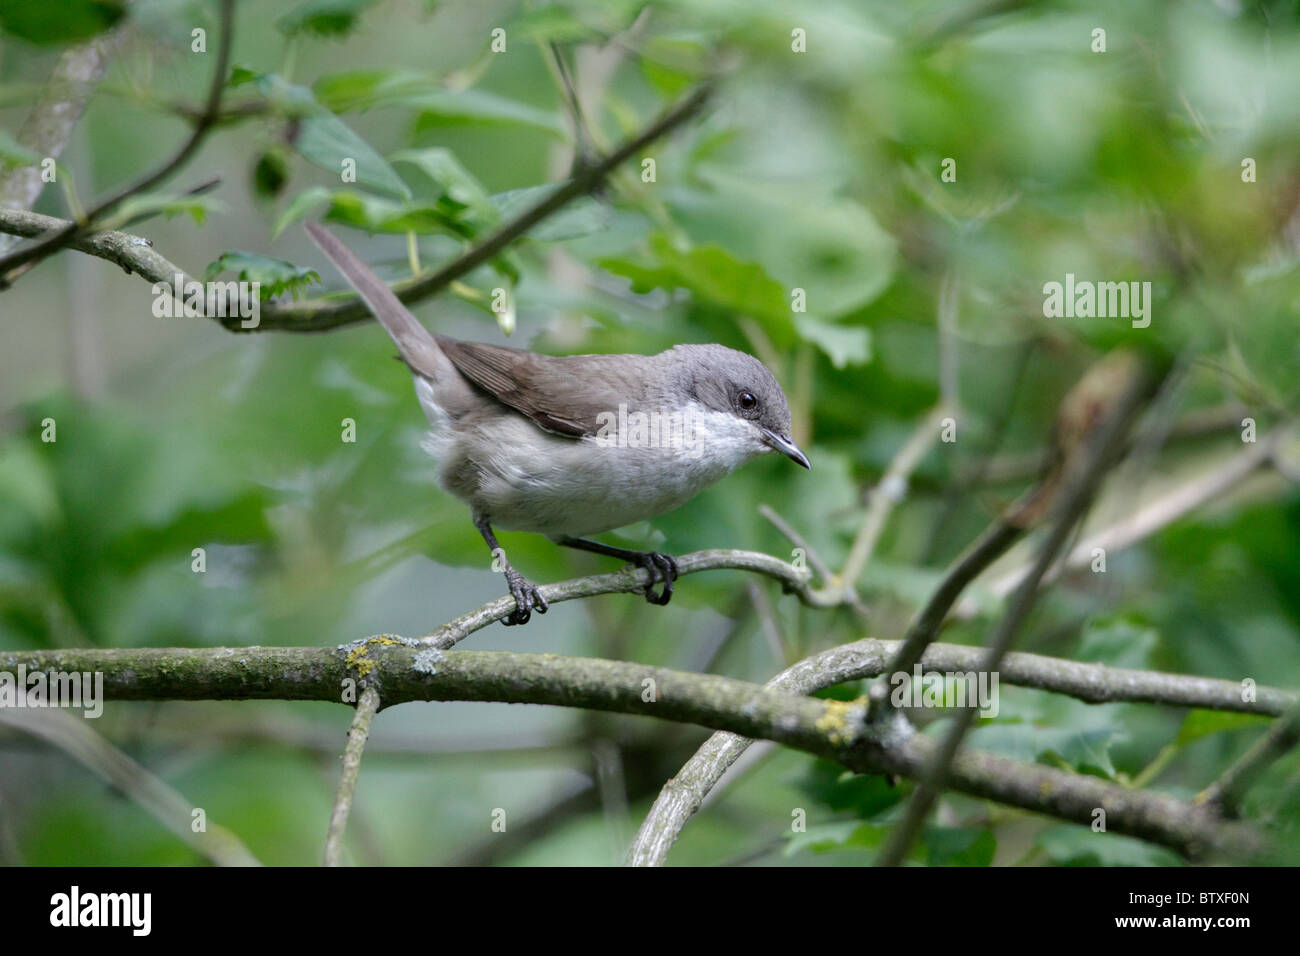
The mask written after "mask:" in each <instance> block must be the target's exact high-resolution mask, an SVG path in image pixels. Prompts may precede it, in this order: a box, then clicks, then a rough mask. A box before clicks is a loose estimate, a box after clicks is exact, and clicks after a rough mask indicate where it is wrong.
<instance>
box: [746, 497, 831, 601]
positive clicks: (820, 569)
mask: <svg viewBox="0 0 1300 956" xmlns="http://www.w3.org/2000/svg"><path fill="white" fill-rule="evenodd" d="M758 513H759V514H760V515H762V516H763V517H764V518H766V519H767V520H768V521H770V522H771V523H772V526H773V527H774V528H776V530H777V531H779V532H781V534H783V535H785V536H786V537H787V538H789V539H790V543H791V544H793V545H794V546H795V547H796V548H798V549H799V550H800V551H802V552H803V555H804V557H805V558H807V559H808V563H809V564H811V565H812V569H813V570H814V571H816V572H817V577H818V579H819V580H820V581H821V582H822V584H823V585H828V584H830V583H831V582H832V580H833V578H834V575H833V574H832V573H831V568H830V565H828V564H827V563H826V562H825V561H823V560H822V556H821V554H820V553H818V551H817V549H816V548H814V547H813V546H812V545H811V544H809V543H808V541H807V539H805V538H804V536H803V535H801V534H800V533H799V532H798V531H796V530H795V528H794V525H792V524H790V522H788V521H786V520H785V519H784V518H782V517H781V516H780V515H779V514H778V513H777V512H776V509H774V508H771V507H769V506H768V505H765V504H762V505H759V506H758Z"/></svg>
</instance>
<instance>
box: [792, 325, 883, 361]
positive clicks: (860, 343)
mask: <svg viewBox="0 0 1300 956" xmlns="http://www.w3.org/2000/svg"><path fill="white" fill-rule="evenodd" d="M794 324H795V328H797V329H798V330H799V334H800V335H802V336H803V337H804V338H805V339H807V340H808V341H809V342H812V343H813V344H814V345H816V346H817V347H818V348H819V349H821V350H822V351H823V352H825V353H826V357H827V358H829V359H830V360H831V364H832V365H834V366H835V367H836V368H846V367H848V366H850V365H865V364H866V363H867V362H870V361H871V330H870V329H868V328H867V327H866V326H862V325H835V324H834V323H833V322H823V321H822V320H821V319H816V318H813V317H812V316H811V315H805V314H803V313H798V314H796V315H795V317H794Z"/></svg>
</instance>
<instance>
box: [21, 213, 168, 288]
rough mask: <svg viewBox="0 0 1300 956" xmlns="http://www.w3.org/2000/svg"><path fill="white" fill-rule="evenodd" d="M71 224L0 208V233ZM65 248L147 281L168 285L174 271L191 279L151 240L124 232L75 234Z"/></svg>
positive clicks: (26, 233) (32, 232)
mask: <svg viewBox="0 0 1300 956" xmlns="http://www.w3.org/2000/svg"><path fill="white" fill-rule="evenodd" d="M75 225H76V223H74V222H72V221H70V220H68V219H56V218H55V217H53V216H42V215H41V214H40V213H36V212H25V211H24V210H21V209H7V208H5V207H0V233H8V234H9V235H13V236H23V237H27V238H34V237H36V236H41V235H44V234H46V233H48V232H50V231H51V230H55V229H64V228H67V227H68V226H75ZM68 248H70V249H76V250H77V251H78V252H84V253H86V254H87V255H90V256H96V257H98V258H100V259H106V260H108V261H109V262H114V263H117V264H118V265H119V266H121V267H122V268H123V269H125V270H126V271H127V272H134V273H135V274H136V275H138V276H140V277H142V278H144V279H147V280H149V281H150V282H166V283H167V284H168V285H171V284H172V283H173V282H175V281H176V275H177V273H180V275H182V276H183V277H184V281H185V282H190V281H192V280H191V278H190V276H189V275H188V274H186V272H185V270H184V269H182V268H181V267H180V266H178V265H176V264H175V263H173V262H171V261H169V260H167V259H165V258H163V257H162V256H161V255H159V254H158V253H157V252H156V251H154V248H153V243H152V242H151V241H150V240H148V239H146V238H144V237H143V236H135V235H132V234H130V233H127V232H95V233H90V234H89V235H81V236H77V237H76V238H74V239H73V240H72V241H71V242H69V243H68Z"/></svg>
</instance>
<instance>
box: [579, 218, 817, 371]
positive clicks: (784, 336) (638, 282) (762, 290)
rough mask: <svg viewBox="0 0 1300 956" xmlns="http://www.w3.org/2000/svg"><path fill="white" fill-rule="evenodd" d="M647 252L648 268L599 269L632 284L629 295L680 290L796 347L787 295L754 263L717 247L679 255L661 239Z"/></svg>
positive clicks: (622, 264) (625, 264) (609, 265)
mask: <svg viewBox="0 0 1300 956" xmlns="http://www.w3.org/2000/svg"><path fill="white" fill-rule="evenodd" d="M650 250H651V254H652V255H651V261H652V263H653V264H651V265H649V266H642V265H638V264H637V263H634V262H629V261H627V260H622V259H602V260H600V265H601V266H603V267H604V268H605V269H608V270H609V271H610V272H613V273H615V274H616V275H622V276H625V277H627V278H629V279H631V280H632V290H633V291H634V292H638V293H645V292H649V291H651V290H653V289H655V288H662V289H666V290H668V291H672V290H673V289H675V288H684V289H687V290H688V291H690V292H691V294H692V295H693V296H694V297H695V298H696V299H698V300H700V301H703V302H706V303H708V304H710V305H713V306H715V307H717V308H719V309H722V310H724V311H727V312H733V313H738V314H739V315H742V316H751V317H753V318H755V319H758V320H759V321H760V322H761V323H762V325H763V328H764V330H765V331H766V332H767V333H768V335H769V336H770V337H771V338H772V341H773V343H775V344H776V345H777V346H778V347H780V348H788V347H789V346H791V345H792V344H793V343H794V342H795V340H796V335H795V330H794V321H793V319H792V314H791V312H790V307H789V304H788V301H787V297H786V289H785V287H784V286H782V285H781V283H779V282H777V281H776V280H775V279H773V278H772V277H771V275H769V274H768V273H767V271H766V270H765V269H764V268H763V267H762V266H761V265H759V264H758V263H756V262H746V261H744V260H742V259H738V258H736V256H734V255H733V254H732V253H731V252H729V251H728V250H726V249H724V248H722V247H721V246H717V245H699V246H692V247H691V248H689V249H685V250H683V249H679V248H677V247H676V246H675V245H673V243H672V241H671V240H670V239H669V238H668V237H667V236H666V235H664V234H663V233H656V234H655V235H653V236H652V237H651V239H650Z"/></svg>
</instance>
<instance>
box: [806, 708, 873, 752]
mask: <svg viewBox="0 0 1300 956" xmlns="http://www.w3.org/2000/svg"><path fill="white" fill-rule="evenodd" d="M864 700H865V698H862V697H859V698H858V699H857V700H828V701H826V712H825V713H824V714H822V715H821V716H820V717H818V718H817V723H816V725H815V726H816V727H817V729H818V730H820V731H821V732H822V733H824V734H825V735H826V739H827V740H829V741H830V742H831V743H833V744H836V745H839V744H847V743H849V742H850V741H851V740H852V739H853V737H854V735H855V733H856V732H857V727H856V723H857V721H858V720H860V719H861V715H862V705H863V702H864Z"/></svg>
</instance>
